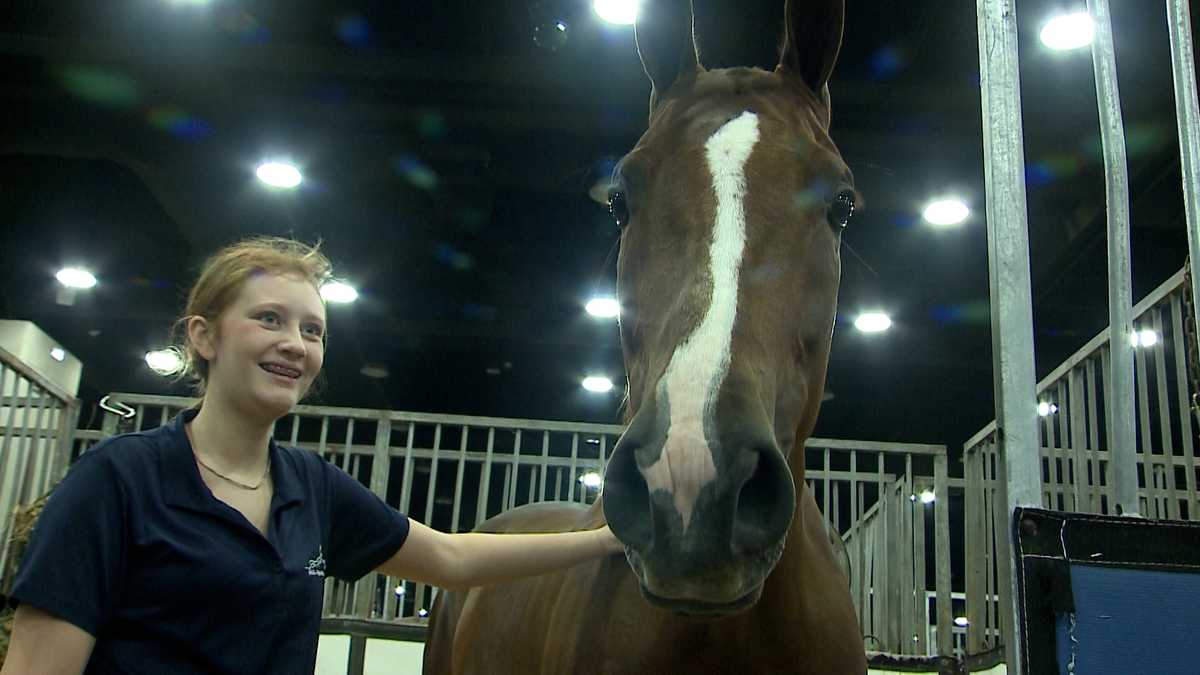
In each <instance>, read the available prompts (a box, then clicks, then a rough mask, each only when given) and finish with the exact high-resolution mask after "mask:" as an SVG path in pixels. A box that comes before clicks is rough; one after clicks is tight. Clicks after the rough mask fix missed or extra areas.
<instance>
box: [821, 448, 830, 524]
mask: <svg viewBox="0 0 1200 675" xmlns="http://www.w3.org/2000/svg"><path fill="white" fill-rule="evenodd" d="M823 450H824V452H823V453H822V457H823V458H824V462H823V464H822V468H823V470H824V472H825V475H824V476H823V477H822V482H823V483H824V486H823V487H822V497H821V517H822V518H824V519H825V528H826V529H827V530H828V529H829V448H823Z"/></svg>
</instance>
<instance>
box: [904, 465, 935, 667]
mask: <svg viewBox="0 0 1200 675" xmlns="http://www.w3.org/2000/svg"><path fill="white" fill-rule="evenodd" d="M927 480H928V479H926V481H927ZM926 481H922V482H921V484H920V485H915V486H914V487H915V488H916V491H917V494H920V493H921V492H924V491H925V490H926V489H928V488H929V484H928V483H927V482H926ZM935 501H936V499H935ZM912 505H913V529H912V533H913V541H912V550H913V560H912V563H913V564H912V569H913V572H912V576H913V586H912V596H911V597H910V598H909V602H908V605H909V607H911V608H912V615H913V620H912V624H911V627H912V634H913V637H915V638H916V639H915V640H913V641H912V647H913V650H914V651H913V653H914V654H918V655H921V656H925V655H926V654H928V653H929V650H928V646H927V645H926V644H925V642H926V640H928V639H929V598H928V595H927V593H926V587H927V586H928V580H927V579H926V578H925V520H926V518H927V516H928V515H929V509H930V508H932V506H931V505H929V504H926V503H925V502H923V501H922V500H920V499H918V500H916V501H914V502H913V504H912Z"/></svg>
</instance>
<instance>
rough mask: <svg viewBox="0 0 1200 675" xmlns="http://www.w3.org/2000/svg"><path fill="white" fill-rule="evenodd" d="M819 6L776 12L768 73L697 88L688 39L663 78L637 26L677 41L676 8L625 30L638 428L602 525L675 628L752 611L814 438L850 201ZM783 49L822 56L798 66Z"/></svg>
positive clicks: (829, 20)
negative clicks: (774, 56) (632, 44)
mask: <svg viewBox="0 0 1200 675" xmlns="http://www.w3.org/2000/svg"><path fill="white" fill-rule="evenodd" d="M828 4H829V5H830V6H829V7H828V8H827V9H826V11H825V12H824V13H823V14H820V16H818V17H815V18H814V17H813V16H812V14H813V11H812V10H809V12H808V14H807V15H806V16H803V17H796V16H793V14H795V13H797V12H795V11H793V9H794V8H793V7H792V6H791V5H790V4H789V7H788V11H787V15H788V35H787V45H785V50H784V57H783V59H782V61H781V65H780V67H779V68H777V69H776V71H775V72H765V71H760V70H749V69H733V70H723V71H713V72H706V71H703V70H702V69H700V68H699V67H698V66H697V65H696V61H695V60H694V56H695V48H694V46H692V42H691V39H690V30H685V31H683V35H685V36H686V38H687V40H686V43H685V44H684V45H683V46H682V47H681V48H678V49H677V50H676V49H674V48H672V47H667V48H666V50H665V53H667V55H668V58H667V59H666V60H667V61H669V62H671V61H673V63H677V64H678V68H668V69H667V70H666V72H665V73H664V72H663V70H662V69H661V68H659V67H658V66H659V63H658V62H656V61H655V60H654V59H653V55H652V53H651V52H652V49H653V48H652V47H650V46H649V44H648V43H650V42H651V40H653V39H655V38H656V37H661V35H655V34H650V33H648V30H647V29H651V30H653V29H655V28H662V29H663V31H666V32H671V31H673V32H674V33H675V34H679V33H680V31H678V30H677V29H676V28H677V26H678V25H682V26H684V27H686V26H690V22H688V21H687V20H688V19H690V10H689V8H688V7H687V3H677V6H676V7H674V9H675V10H676V11H675V13H676V16H670V15H671V11H670V10H671V9H672V8H670V7H668V8H666V9H663V8H661V7H659V8H658V12H661V14H657V15H656V14H655V13H654V12H653V11H652V7H646V8H644V10H643V12H644V13H643V18H642V19H641V22H640V23H639V25H638V29H637V30H638V46H639V51H640V52H641V53H642V57H643V62H644V63H645V64H646V70H647V73H649V74H650V76H651V79H652V80H653V84H654V93H653V94H652V99H651V111H652V112H651V120H650V126H649V129H648V131H647V132H646V134H645V135H644V136H643V137H642V139H641V141H640V142H639V143H638V145H637V147H636V148H634V150H633V151H632V152H630V153H629V155H627V156H626V157H625V158H624V159H623V160H622V162H621V164H620V165H619V168H618V171H617V174H616V187H615V192H614V194H613V203H612V208H613V212H614V216H615V217H616V219H617V221H618V224H619V225H621V227H622V234H621V252H620V259H619V262H618V280H617V283H618V294H619V296H620V299H621V304H622V320H621V338H622V346H623V349H624V353H625V365H626V369H627V372H628V377H629V408H630V411H631V412H632V413H633V414H632V418H631V421H630V424H629V429H628V430H627V432H626V433H625V435H624V436H623V437H622V439H621V441H620V442H619V443H618V445H617V447H616V448H615V449H614V452H613V456H612V460H611V462H610V463H609V466H608V473H607V476H606V481H605V488H604V509H605V514H606V517H607V519H608V522H609V524H610V525H611V527H612V528H613V531H614V532H615V533H616V534H617V536H618V537H619V538H620V539H621V540H622V541H623V542H624V543H625V544H626V551H627V557H628V559H629V562H630V565H631V566H632V567H633V570H634V572H635V573H636V574H637V576H638V579H639V581H640V585H641V589H642V593H643V595H644V596H645V597H646V598H647V599H648V600H650V601H651V602H653V603H655V604H657V605H660V606H662V607H666V608H669V609H672V610H675V611H678V612H682V613H686V614H693V615H708V616H712V615H721V614H726V613H730V612H735V611H738V610H740V609H744V608H746V607H749V606H750V605H752V604H754V603H755V602H756V601H757V600H758V597H759V594H760V593H761V591H762V585H763V581H764V580H765V579H766V577H767V575H768V574H769V573H770V571H771V569H772V568H773V567H774V565H775V563H776V562H777V561H778V560H779V557H780V556H781V554H782V551H783V545H784V541H785V538H786V535H787V531H788V528H789V526H790V524H791V522H792V516H793V513H794V512H795V506H796V498H797V494H798V490H800V489H802V488H803V475H793V472H792V470H791V469H789V465H788V461H787V458H788V456H789V454H790V453H791V452H792V451H793V450H795V451H797V452H802V449H800V448H798V447H797V446H798V445H801V444H802V443H803V439H804V438H806V437H807V436H808V434H809V433H810V432H811V431H812V428H813V425H814V424H815V422H816V416H817V410H818V407H819V405H820V400H821V394H822V390H823V386H824V379H825V368H826V364H827V361H828V357H829V345H830V339H831V336H832V331H833V322H834V314H835V306H836V301H837V286H838V280H839V277H840V259H839V241H840V232H841V228H842V227H843V226H844V225H845V221H846V220H847V219H848V218H849V214H850V213H851V212H852V210H853V199H854V192H853V184H852V179H851V177H850V173H849V171H848V170H847V168H846V166H845V164H844V163H843V162H842V159H841V156H840V155H839V154H838V151H837V149H836V148H835V146H834V145H833V143H832V141H830V139H829V135H828V122H829V108H828V99H827V94H826V93H825V91H826V90H825V80H826V79H827V78H828V74H829V72H830V71H831V69H832V62H833V60H834V58H835V57H836V53H837V46H838V45H839V44H840V36H841V16H842V9H841V4H840V2H830V3H828ZM672 21H674V22H676V23H671V22H672ZM685 22H686V23H685ZM656 23H657V25H656ZM673 26H674V28H673ZM816 27H823V28H824V30H825V31H826V33H828V34H826V35H824V36H823V37H822V38H820V39H819V40H818V39H816V38H813V37H812V36H811V35H810V33H811V31H812V30H813V29H814V28H816ZM805 31H808V32H805ZM830 35H835V37H832V38H831V37H830ZM797 36H799V38H800V39H801V40H805V39H808V40H811V41H817V42H821V43H822V44H825V45H826V47H825V48H823V49H816V48H814V47H813V45H812V44H811V42H810V43H809V44H808V45H807V47H808V48H809V50H808V52H806V53H797V52H799V51H801V50H798V49H796V45H797V44H801V43H798V42H797V40H796V37H797ZM789 50H790V51H789ZM672 51H675V53H682V54H684V58H682V59H674V60H672V59H671V58H670V55H671V52H672ZM659 53H660V54H661V53H663V52H662V50H660V52H659ZM689 54H690V55H691V57H692V58H691V59H689V58H688V55H689ZM814 54H816V55H815V56H814ZM806 58H807V59H810V60H811V59H818V58H819V59H822V61H821V63H820V64H813V63H811V62H806V61H804V59H806ZM797 467H798V470H799V471H802V467H803V462H798V463H797Z"/></svg>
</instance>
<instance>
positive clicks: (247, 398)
mask: <svg viewBox="0 0 1200 675" xmlns="http://www.w3.org/2000/svg"><path fill="white" fill-rule="evenodd" d="M330 267H331V265H330V262H329V260H328V259H327V258H326V257H325V256H324V255H323V254H322V253H321V252H320V251H319V250H318V249H317V248H316V247H313V246H308V245H306V244H302V243H299V242H295V241H291V240H287V239H277V238H258V239H252V240H249V241H245V242H241V243H238V244H234V245H233V246H230V247H228V248H226V249H224V250H222V251H220V252H218V253H217V254H216V255H215V256H213V257H212V258H211V259H209V261H208V263H207V264H206V265H205V267H204V271H203V272H202V273H201V275H200V278H199V280H198V281H197V282H196V284H195V286H194V287H193V288H192V290H191V292H190V293H189V295H188V303H187V308H186V310H185V312H184V316H183V317H182V318H181V319H180V320H179V321H178V322H177V324H176V326H177V332H179V333H180V337H181V338H182V341H183V346H182V347H180V348H179V352H180V353H181V354H182V355H183V356H184V360H185V366H184V368H183V372H182V376H183V377H190V378H191V380H192V383H193V384H194V385H195V387H196V390H197V392H198V393H199V394H200V400H199V402H198V403H197V404H196V405H195V406H194V407H193V408H191V409H189V410H185V411H183V413H181V414H180V415H179V416H178V417H176V418H175V419H174V420H173V421H171V422H170V423H169V424H166V425H164V426H162V427H159V428H157V429H153V430H150V431H143V432H138V433H132V434H124V435H120V436H114V437H112V438H109V439H106V440H105V441H103V442H102V443H99V444H97V445H96V446H95V447H94V448H92V449H91V450H89V451H88V452H87V453H86V454H84V456H83V457H81V458H80V459H79V461H78V462H77V463H76V464H75V466H73V467H72V468H71V470H70V472H69V473H68V474H67V476H66V478H65V479H64V480H63V482H62V483H61V484H59V486H58V487H56V488H55V489H54V491H53V493H52V494H51V496H50V498H49V499H48V501H47V502H46V506H45V510H44V511H43V512H42V514H41V516H40V517H39V520H38V525H37V526H36V528H35V529H34V531H33V534H32V537H31V538H30V542H29V546H28V549H27V550H26V552H25V554H24V556H23V558H22V560H21V562H20V568H19V570H20V571H19V573H18V574H17V577H16V581H15V583H14V585H13V589H12V592H11V597H13V598H14V599H16V600H17V601H19V603H20V606H19V608H18V610H17V614H16V620H15V624H14V627H13V637H12V646H11V648H10V650H9V653H8V655H7V658H6V660H5V661H4V662H3V666H2V669H0V675H12V674H13V673H21V674H22V675H26V674H38V673H81V672H84V671H85V670H86V672H89V673H92V672H97V673H99V672H104V673H108V672H127V673H165V672H169V673H184V672H188V673H192V672H204V673H243V672H271V673H276V672H282V673H300V672H313V668H314V660H315V658H316V646H317V634H318V630H319V626H320V619H321V606H322V597H323V594H324V589H325V577H326V575H328V576H331V577H336V578H339V579H343V580H346V581H354V580H357V579H358V578H359V577H362V576H363V575H364V574H366V573H367V572H370V571H371V570H379V571H382V572H384V573H386V574H389V575H391V576H396V577H401V578H405V579H413V580H417V581H420V582H422V583H427V584H435V585H438V586H440V587H442V588H449V589H454V588H464V587H468V586H477V585H482V584H489V583H494V582H496V581H502V580H509V579H514V578H517V577H522V576H529V575H535V574H541V573H544V572H548V571H553V570H557V569H560V568H562V567H567V566H571V565H574V564H576V563H579V562H582V561H585V560H589V559H593V558H598V557H602V556H605V555H610V554H614V553H617V552H619V551H620V545H619V543H618V542H617V540H616V539H615V537H613V535H612V533H611V532H610V531H609V530H608V528H607V527H601V528H598V529H593V530H590V531H581V532H570V533H563V534H547V535H485V534H456V535H447V534H442V533H440V532H436V531H434V530H432V529H429V528H428V527H425V526H424V525H421V524H420V523H416V522H412V521H410V520H409V519H408V517H406V516H405V515H404V514H401V513H399V512H398V511H396V510H395V509H393V508H392V507H390V506H388V505H387V504H386V503H384V502H383V501H382V500H380V499H379V498H378V497H376V496H375V495H374V494H373V493H372V492H371V491H370V490H368V489H367V488H366V487H365V486H363V485H362V484H361V483H359V482H358V481H356V480H355V479H353V478H351V477H350V476H349V475H347V474H346V473H345V472H343V471H342V470H341V469H339V468H337V467H336V466H333V465H332V464H330V463H329V462H326V461H325V460H324V459H323V458H322V457H321V456H320V455H318V454H316V453H313V452H308V451H305V450H300V449H294V448H286V447H282V446H279V445H277V444H276V443H275V442H274V441H273V440H272V435H271V429H272V427H273V425H274V424H275V422H276V421H277V420H278V419H279V418H281V417H282V416H284V415H286V414H287V413H288V412H289V411H290V410H291V409H292V408H293V406H295V405H296V404H297V403H298V402H299V401H300V400H302V399H303V398H304V396H305V395H306V394H307V393H308V392H309V391H310V390H311V388H312V386H313V382H314V381H316V379H317V377H318V376H319V374H320V372H321V368H322V366H323V365H324V360H325V347H326V328H325V319H326V316H325V304H324V301H323V300H322V297H321V294H320V292H319V289H320V288H321V286H322V283H323V282H325V281H326V280H327V279H328V277H329V273H330ZM246 635H254V636H255V639H254V640H246V639H245V636H246Z"/></svg>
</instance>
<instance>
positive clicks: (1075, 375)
mask: <svg viewBox="0 0 1200 675" xmlns="http://www.w3.org/2000/svg"><path fill="white" fill-rule="evenodd" d="M1069 377H1070V384H1069V385H1068V390H1069V391H1070V392H1071V410H1070V412H1069V413H1068V414H1069V415H1070V417H1071V423H1070V427H1071V463H1072V465H1071V468H1072V473H1073V474H1074V475H1073V476H1072V477H1073V478H1074V484H1073V485H1072V486H1071V498H1072V500H1073V501H1074V503H1073V504H1072V505H1071V508H1072V510H1074V511H1079V512H1083V513H1091V512H1092V498H1091V487H1090V486H1089V485H1088V465H1089V463H1090V462H1089V461H1088V455H1087V450H1086V446H1087V441H1086V440H1085V439H1086V438H1087V421H1086V420H1085V418H1084V412H1083V411H1084V399H1085V396H1086V394H1084V383H1083V381H1084V374H1083V369H1082V368H1080V367H1079V366H1076V367H1074V368H1072V369H1071V373H1070V375H1069Z"/></svg>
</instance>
